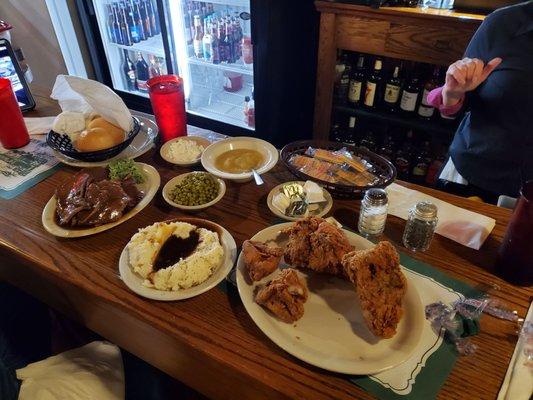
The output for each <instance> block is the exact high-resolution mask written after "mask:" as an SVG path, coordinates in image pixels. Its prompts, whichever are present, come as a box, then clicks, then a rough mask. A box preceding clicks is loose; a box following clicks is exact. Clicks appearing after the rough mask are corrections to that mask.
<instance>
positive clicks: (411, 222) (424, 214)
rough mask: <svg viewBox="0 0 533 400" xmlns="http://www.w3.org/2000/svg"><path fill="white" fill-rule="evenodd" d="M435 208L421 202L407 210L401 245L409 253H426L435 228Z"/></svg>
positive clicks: (427, 202)
mask: <svg viewBox="0 0 533 400" xmlns="http://www.w3.org/2000/svg"><path fill="white" fill-rule="evenodd" d="M437 221H438V218H437V206H436V205H435V204H433V203H431V202H429V201H421V202H419V203H417V204H416V205H415V206H414V207H413V208H411V209H410V210H409V217H408V219H407V224H406V225H405V231H404V232H403V245H404V246H405V247H406V248H408V249H409V250H411V251H426V250H427V249H428V248H429V245H430V243H431V239H432V238H433V234H434V233H435V228H436V227H437Z"/></svg>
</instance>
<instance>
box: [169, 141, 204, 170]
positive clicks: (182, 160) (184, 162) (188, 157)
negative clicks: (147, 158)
mask: <svg viewBox="0 0 533 400" xmlns="http://www.w3.org/2000/svg"><path fill="white" fill-rule="evenodd" d="M210 144H211V142H210V141H209V140H207V139H206V138H203V137H200V136H182V137H179V138H176V139H172V140H169V141H168V142H166V143H165V144H164V145H163V146H161V149H160V150H159V154H161V157H162V158H163V160H165V161H166V162H169V163H170V164H174V165H179V166H182V167H187V166H191V165H195V164H197V163H198V162H199V161H200V159H201V158H202V153H203V152H204V150H205V149H206V148H207V147H208V146H209V145H210Z"/></svg>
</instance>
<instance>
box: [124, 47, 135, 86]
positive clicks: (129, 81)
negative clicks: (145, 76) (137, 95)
mask: <svg viewBox="0 0 533 400" xmlns="http://www.w3.org/2000/svg"><path fill="white" fill-rule="evenodd" d="M122 72H123V74H124V79H125V80H126V87H127V88H128V91H130V92H133V91H134V90H137V77H136V76H135V65H134V64H133V62H132V61H131V60H130V56H129V54H128V50H126V49H124V62H123V63H122Z"/></svg>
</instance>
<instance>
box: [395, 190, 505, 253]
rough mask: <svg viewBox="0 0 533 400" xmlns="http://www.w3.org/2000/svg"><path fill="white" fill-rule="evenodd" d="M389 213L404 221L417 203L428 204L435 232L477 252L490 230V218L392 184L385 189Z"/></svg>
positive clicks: (494, 223) (491, 227)
mask: <svg viewBox="0 0 533 400" xmlns="http://www.w3.org/2000/svg"><path fill="white" fill-rule="evenodd" d="M386 190H387V194H388V196H389V214H392V215H395V216H397V217H400V218H402V219H405V220H406V219H407V217H408V214H409V209H410V208H411V207H413V206H414V205H415V204H416V203H418V202H419V201H431V202H432V203H433V204H435V205H436V206H437V208H438V218H439V222H438V224H437V229H436V231H435V232H437V233H438V234H439V235H441V236H444V237H447V238H448V239H451V240H453V241H455V242H457V243H460V244H462V245H464V246H467V247H470V248H472V249H476V250H479V248H480V247H481V245H482V244H483V242H485V239H487V237H488V236H489V234H490V233H491V232H492V230H493V229H494V226H495V225H496V221H495V220H494V219H493V218H490V217H487V216H485V215H481V214H478V213H475V212H472V211H468V210H465V209H464V208H460V207H457V206H454V205H452V204H450V203H447V202H445V201H442V200H439V199H437V198H436V197H433V196H430V195H428V194H424V193H422V192H419V191H417V190H412V189H408V188H406V187H403V186H400V185H398V184H396V183H393V184H392V185H390V186H388V187H387V189H386Z"/></svg>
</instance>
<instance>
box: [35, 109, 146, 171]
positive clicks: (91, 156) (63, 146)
mask: <svg viewBox="0 0 533 400" xmlns="http://www.w3.org/2000/svg"><path fill="white" fill-rule="evenodd" d="M132 119H133V128H132V129H131V131H129V132H128V137H127V138H126V140H124V141H123V142H122V143H119V144H117V145H116V146H113V147H110V148H109V149H104V150H98V151H86V152H82V151H78V150H76V149H75V148H74V145H73V144H72V141H71V140H70V138H69V137H68V135H65V134H61V133H58V132H54V131H50V132H48V134H47V135H46V143H48V146H50V147H51V148H52V149H54V150H56V151H59V152H60V153H61V154H63V155H65V156H67V157H70V158H74V159H76V160H80V161H86V162H96V161H104V160H107V159H109V158H112V157H115V156H116V155H117V154H119V153H120V152H122V151H123V150H124V149H125V148H126V147H128V146H129V145H130V143H131V142H132V141H133V139H134V138H135V136H137V134H138V133H139V131H140V130H141V124H140V123H139V120H138V119H137V118H135V117H132Z"/></svg>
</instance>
